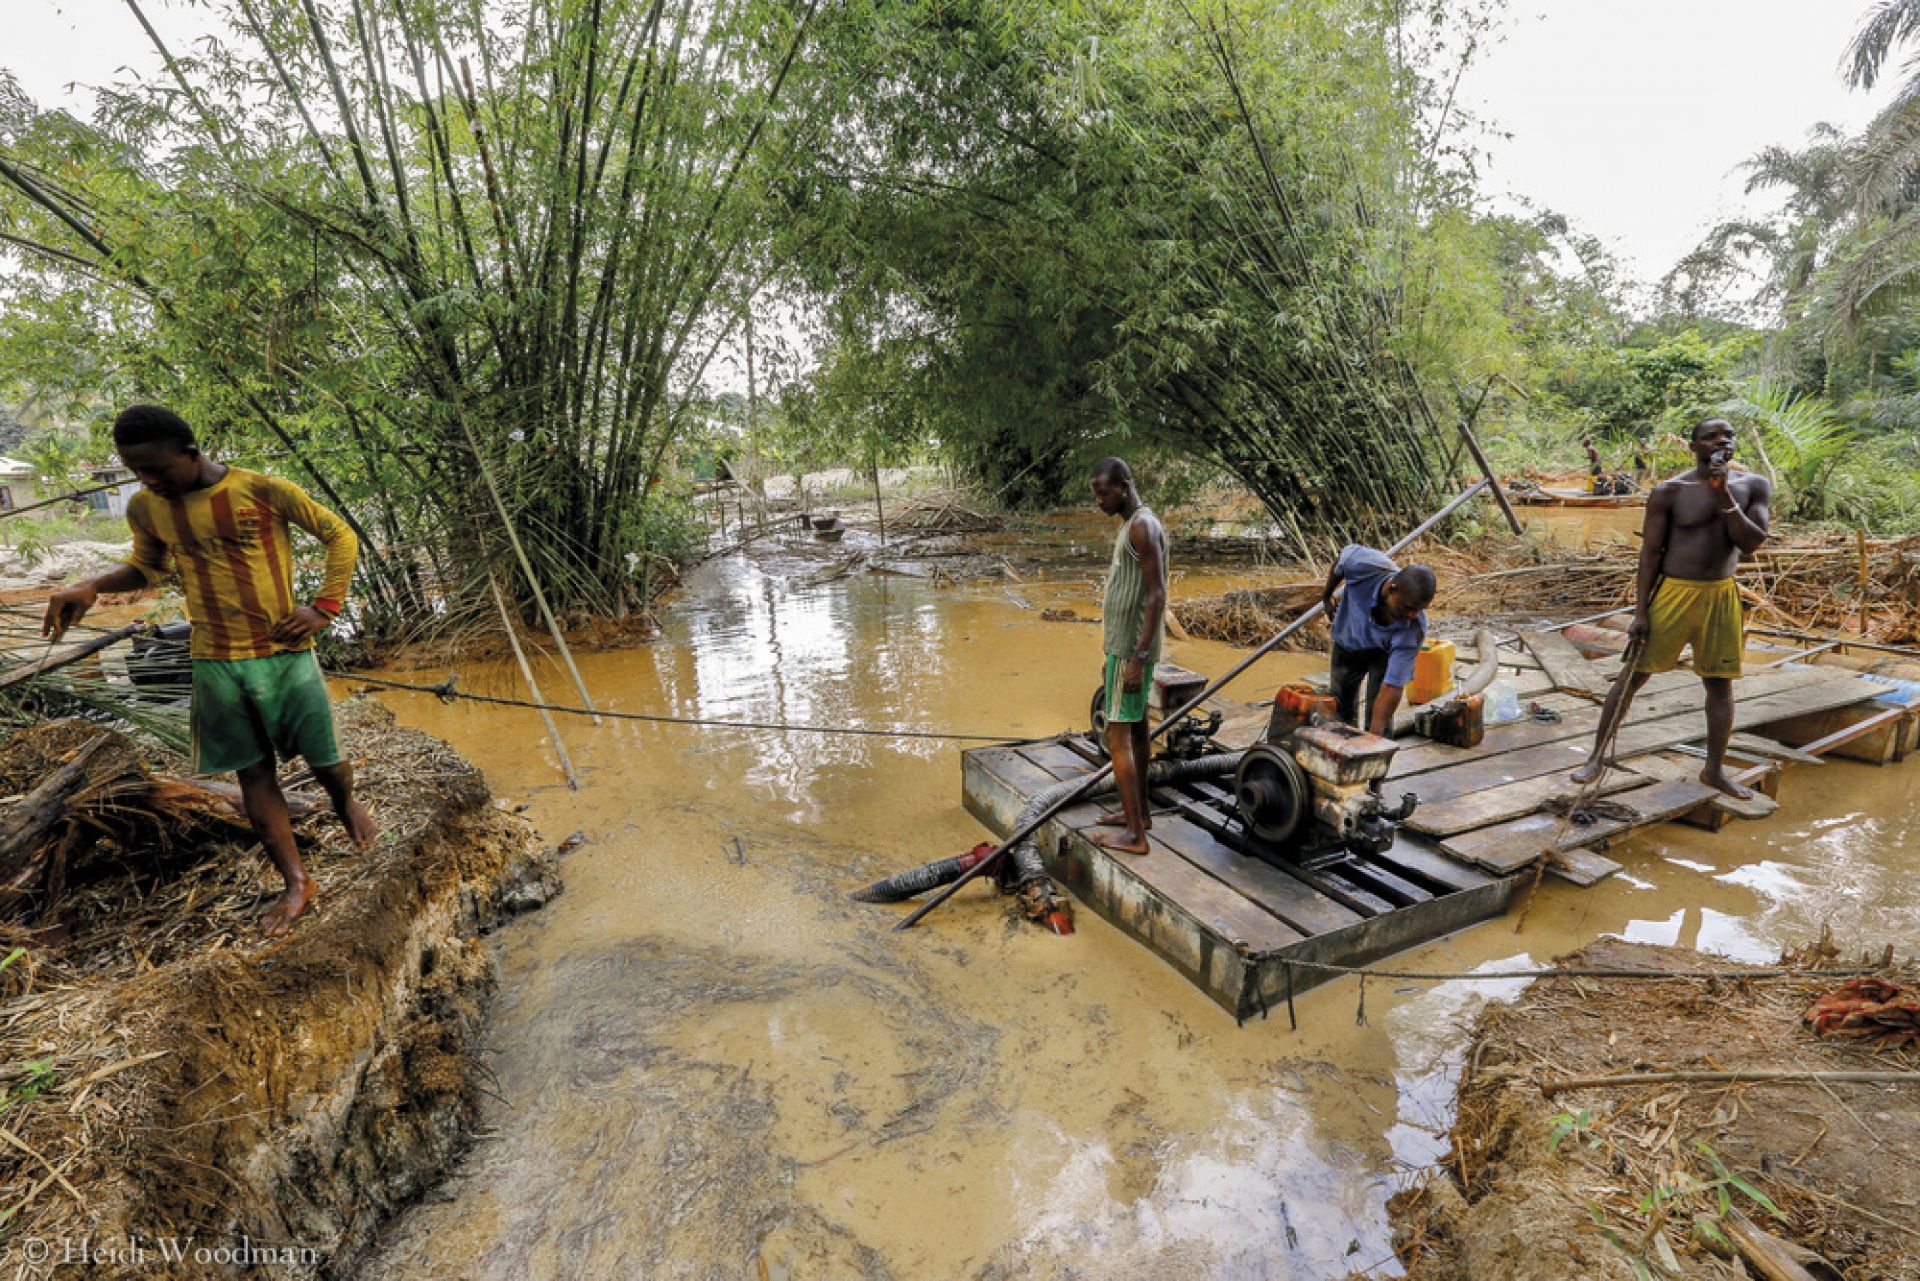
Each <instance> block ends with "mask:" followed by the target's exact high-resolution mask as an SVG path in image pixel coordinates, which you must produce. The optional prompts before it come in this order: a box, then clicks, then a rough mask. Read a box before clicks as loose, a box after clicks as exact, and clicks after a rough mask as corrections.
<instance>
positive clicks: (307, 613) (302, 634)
mask: <svg viewBox="0 0 1920 1281" xmlns="http://www.w3.org/2000/svg"><path fill="white" fill-rule="evenodd" d="M332 625H333V622H332V620H331V619H329V618H328V617H327V616H326V615H325V614H323V613H321V612H320V611H319V610H317V609H315V608H314V607H313V606H311V605H302V606H300V607H299V608H298V609H296V610H294V611H293V612H292V613H291V614H288V615H287V616H286V617H285V618H283V619H281V620H280V621H279V622H277V623H275V624H274V625H273V630H272V631H270V632H268V633H267V639H268V640H270V641H272V642H273V643H274V644H276V645H291V644H294V643H295V642H297V641H303V640H305V639H306V638H307V637H309V636H312V635H315V634H316V633H319V632H324V631H326V630H327V628H329V627H331V626H332Z"/></svg>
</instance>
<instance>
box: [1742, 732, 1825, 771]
mask: <svg viewBox="0 0 1920 1281" xmlns="http://www.w3.org/2000/svg"><path fill="white" fill-rule="evenodd" d="M1727 745H1728V746H1729V747H1737V748H1739V749H1740V750H1741V751H1743V752H1752V753H1753V754H1754V755H1755V756H1771V757H1773V758H1774V759H1775V760H1782V761H1792V762H1793V763H1794V764H1795V765H1824V764H1826V762H1825V761H1824V760H1822V759H1821V758H1820V757H1818V756H1815V755H1813V754H1812V753H1811V752H1803V751H1801V750H1800V749H1799V748H1797V747H1789V746H1787V745H1786V744H1785V743H1782V742H1779V741H1777V740H1775V739H1771V738H1766V737H1763V736H1761V735H1759V734H1735V735H1734V736H1733V737H1732V738H1731V739H1729V740H1728V741H1727Z"/></svg>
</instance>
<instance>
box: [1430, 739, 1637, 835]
mask: <svg viewBox="0 0 1920 1281" xmlns="http://www.w3.org/2000/svg"><path fill="white" fill-rule="evenodd" d="M1582 759H1584V754H1583V757H1582ZM1577 767H1578V763H1577V762H1576V763H1575V765H1571V766H1568V767H1567V768H1566V769H1564V770H1556V771H1554V772H1553V773H1551V774H1543V775H1541V776H1539V777H1538V778H1523V779H1521V780H1520V781H1518V782H1515V783H1503V784H1500V785H1499V786H1496V787H1489V788H1485V789H1484V790H1482V791H1478V792H1468V793H1467V794H1465V795H1464V796H1456V797H1453V798H1452V799H1450V800H1444V801H1438V802H1436V803H1434V804H1431V805H1428V804H1424V803H1423V804H1421V805H1420V806H1419V807H1417V808H1416V809H1415V810H1414V811H1413V814H1412V816H1411V817H1409V818H1408V819H1407V821H1406V823H1405V826H1406V827H1409V828H1411V829H1413V830H1414V831H1416V832H1424V833H1426V834H1427V835H1428V836H1452V835H1453V834H1454V833H1456V832H1470V831H1472V830H1473V829H1474V828H1476V827H1488V826H1491V825H1492V824H1494V823H1503V822H1505V821H1506V820H1508V819H1510V818H1519V817H1521V816H1522V815H1525V814H1531V813H1533V812H1534V811H1535V810H1537V809H1539V808H1540V807H1541V806H1542V805H1544V804H1546V803H1547V802H1548V801H1550V800H1552V799H1553V798H1554V797H1556V796H1572V795H1574V794H1576V793H1578V792H1579V790H1580V785H1579V784H1578V783H1575V782H1573V781H1572V780H1571V779H1570V778H1568V777H1567V776H1568V775H1569V774H1571V773H1572V772H1573V770H1574V769H1575V768H1577ZM1646 781H1647V780H1646V779H1645V778H1643V777H1641V776H1640V775H1638V774H1635V773H1633V772H1632V766H1631V765H1626V764H1624V763H1623V765H1622V767H1621V768H1617V769H1612V770H1609V771H1607V776H1606V778H1604V779H1603V780H1601V782H1600V785H1599V788H1598V790H1597V791H1596V792H1595V793H1594V794H1595V795H1596V796H1611V795H1612V794H1613V793H1615V792H1624V791H1626V790H1628V789H1629V788H1634V787H1638V786H1640V785H1641V784H1642V783H1644V782H1646Z"/></svg>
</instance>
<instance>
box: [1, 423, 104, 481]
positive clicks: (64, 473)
mask: <svg viewBox="0 0 1920 1281" xmlns="http://www.w3.org/2000/svg"><path fill="white" fill-rule="evenodd" d="M14 453H15V456H16V457H18V458H19V459H20V461H21V462H23V463H26V464H28V465H29V466H31V467H32V468H33V473H34V476H35V478H36V479H37V480H39V482H40V484H41V486H42V491H43V492H44V493H45V494H46V496H47V497H52V496H53V495H54V494H56V493H58V492H59V491H60V488H61V487H63V486H66V485H68V484H71V483H72V482H73V481H74V480H76V479H77V478H78V477H79V475H80V466H81V464H82V463H84V462H85V461H86V455H87V453H88V450H87V446H86V442H85V441H84V440H81V439H79V438H78V437H75V436H73V435H70V434H69V433H67V432H61V431H38V432H35V433H34V434H33V435H31V436H29V437H27V438H26V439H25V440H24V441H22V442H20V447H19V448H18V449H17V450H15V451H14Z"/></svg>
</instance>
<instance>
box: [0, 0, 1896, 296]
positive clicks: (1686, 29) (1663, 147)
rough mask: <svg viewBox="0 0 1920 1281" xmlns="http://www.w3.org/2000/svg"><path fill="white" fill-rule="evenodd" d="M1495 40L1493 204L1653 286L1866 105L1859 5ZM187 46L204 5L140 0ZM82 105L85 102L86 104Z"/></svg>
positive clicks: (1547, 3) (1594, 6) (76, 67)
mask: <svg viewBox="0 0 1920 1281" xmlns="http://www.w3.org/2000/svg"><path fill="white" fill-rule="evenodd" d="M1510 3H1511V8H1510V9H1509V11H1508V15H1507V18H1506V20H1505V22H1504V23H1503V24H1502V31H1503V34H1504V38H1503V39H1502V40H1501V42H1500V43H1499V44H1497V45H1495V46H1494V47H1492V48H1491V49H1490V50H1489V51H1487V52H1485V53H1484V54H1483V55H1482V58H1481V61H1480V62H1479V64H1478V65H1477V66H1476V67H1475V68H1473V70H1472V71H1471V72H1470V73H1469V74H1468V76H1467V78H1466V79H1465V80H1464V81H1463V83H1462V88H1461V99H1462V102H1463V103H1465V104H1466V105H1467V106H1469V107H1470V108H1471V109H1472V110H1474V111H1476V112H1477V113H1478V114H1479V115H1480V116H1481V117H1482V118H1483V119H1485V120H1487V121H1489V122H1490V123H1492V124H1493V125H1494V126H1496V127H1497V128H1498V130H1499V131H1500V132H1502V133H1505V134H1508V135H1511V137H1509V138H1498V137H1492V138H1488V139H1487V140H1486V146H1487V147H1488V149H1489V150H1490V152H1491V156H1490V163H1489V165H1488V167H1487V170H1486V172H1485V173H1484V175H1483V183H1484V187H1485V190H1486V192H1487V194H1488V196H1489V198H1490V199H1491V200H1493V201H1494V202H1495V203H1496V204H1498V203H1500V202H1501V201H1502V200H1503V199H1505V198H1508V197H1513V196H1519V197H1524V198H1526V199H1527V200H1529V201H1531V202H1532V204H1534V205H1535V206H1538V207H1541V208H1547V209H1554V210H1557V211H1559V212H1560V213H1564V214H1566V215H1567V216H1569V217H1570V218H1572V219H1573V220H1574V221H1575V222H1576V223H1577V224H1579V225H1580V226H1581V227H1582V228H1583V229H1585V230H1587V231H1589V232H1592V233H1595V234H1597V235H1599V236H1601V237H1602V238H1603V239H1604V240H1606V241H1607V242H1608V243H1609V244H1610V245H1611V246H1612V247H1613V248H1614V250H1615V252H1616V253H1618V254H1619V255H1620V257H1621V258H1622V260H1623V262H1624V264H1625V265H1626V267H1627V268H1628V270H1629V272H1630V273H1631V274H1633V275H1636V276H1638V277H1639V278H1641V279H1643V280H1653V279H1657V278H1658V277H1660V276H1661V275H1663V274H1665V272H1666V271H1667V269H1668V268H1669V267H1671V266H1672V265H1673V263H1674V262H1675V261H1676V260H1677V259H1679V257H1680V256H1681V255H1682V254H1684V253H1685V252H1686V251H1687V250H1688V249H1690V248H1692V247H1693V245H1694V244H1695V243H1696V242H1697V241H1698V240H1699V238H1700V235H1701V233H1702V232H1703V231H1704V230H1705V229H1706V228H1708V227H1709V226H1711V225H1712V224H1713V223H1715V222H1717V221H1719V220H1720V219H1721V218H1723V217H1725V216H1727V215H1728V214H1731V213H1732V212H1734V211H1736V210H1737V209H1740V208H1742V207H1753V206H1754V202H1749V201H1746V200H1745V198H1744V197H1743V196H1742V195H1741V191H1740V188H1741V185H1742V179H1741V176H1740V175H1739V173H1738V172H1737V171H1736V170H1737V167H1738V165H1739V164H1740V162H1741V161H1742V160H1744V159H1746V158H1747V157H1748V156H1750V155H1752V154H1753V153H1754V152H1755V151H1757V150H1759V149H1760V148H1761V147H1763V146H1766V145H1767V144H1769V143H1773V142H1781V143H1788V144H1797V143H1798V142H1800V141H1801V140H1802V139H1803V138H1804V136H1805V133H1806V130H1807V127H1808V126H1809V125H1811V124H1813V123H1814V122H1815V121H1817V120H1829V121H1832V122H1833V123H1835V124H1839V125H1841V126H1843V127H1848V128H1857V127H1858V126H1859V125H1861V124H1863V123H1865V121H1866V120H1867V119H1868V118H1869V117H1870V115H1871V112H1872V109H1873V103H1872V102H1871V101H1870V100H1869V99H1868V97H1867V96H1866V95H1864V94H1855V93H1850V92H1849V91H1848V90H1847V89H1846V88H1845V86H1844V85H1843V84H1842V83H1841V81H1840V77H1839V74H1838V70H1837V68H1838V65H1839V60H1840V54H1841V51H1842V50H1843V49H1844V48H1845V47H1846V43H1847V40H1848V38H1849V37H1850V36H1851V35H1852V34H1853V31H1854V28H1855V26H1856V25H1857V24H1858V22H1859V20H1860V18H1861V16H1862V15H1863V14H1864V13H1865V12H1866V10H1867V8H1868V4H1869V0H1510ZM147 8H148V12H149V14H150V16H152V17H153V19H154V21H155V24H156V25H157V26H159V27H160V28H161V32H162V34H163V35H164V36H165V37H166V38H167V39H168V41H169V42H170V43H172V44H174V45H175V47H176V49H179V50H184V49H185V48H186V47H188V46H189V45H190V44H191V42H192V40H193V38H194V37H195V36H196V35H199V34H201V33H204V32H205V31H206V30H207V24H208V22H209V19H208V17H207V14H206V12H205V10H204V9H202V10H193V9H187V8H183V7H182V6H181V4H180V3H179V0H147ZM0 9H4V10H5V12H6V36H5V39H4V41H0V65H5V66H6V67H7V68H8V69H9V70H10V71H12V72H13V73H14V74H15V75H16V76H17V77H18V78H19V79H20V81H21V82H22V84H23V85H24V86H25V87H26V88H27V90H28V91H29V92H30V93H32V94H33V95H34V96H35V97H36V98H38V99H39V100H41V101H43V102H46V101H58V102H63V103H67V104H69V105H74V104H75V103H76V99H75V98H74V97H73V96H71V95H70V93H69V90H68V88H67V86H68V85H69V84H70V83H71V82H76V81H77V82H80V83H81V84H82V85H93V84H102V83H106V82H109V81H111V80H112V79H114V77H115V75H116V73H117V70H118V69H119V68H121V67H133V68H136V69H138V70H140V71H142V72H146V73H151V72H152V71H153V70H155V69H156V68H157V60H156V59H155V58H154V56H153V54H152V52H151V50H150V49H149V47H148V46H147V43H146V38H145V36H144V35H142V33H141V31H140V29H139V26H138V24H137V23H136V22H135V21H134V19H133V17H132V15H131V14H130V13H129V12H128V11H127V8H126V6H125V4H124V3H123V2H122V0H0ZM87 101H88V99H87V98H86V97H85V96H82V97H80V98H79V99H78V104H79V105H85V104H86V102H87Z"/></svg>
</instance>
